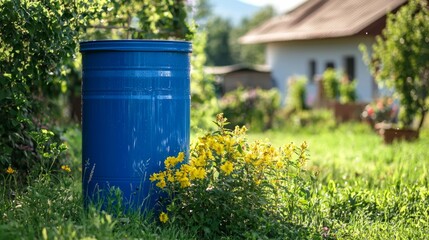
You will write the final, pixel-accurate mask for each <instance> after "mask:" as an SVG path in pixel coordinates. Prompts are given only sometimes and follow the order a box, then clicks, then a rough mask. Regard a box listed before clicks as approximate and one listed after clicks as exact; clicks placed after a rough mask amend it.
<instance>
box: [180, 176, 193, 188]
mask: <svg viewBox="0 0 429 240" xmlns="http://www.w3.org/2000/svg"><path fill="white" fill-rule="evenodd" d="M179 182H180V187H181V188H185V187H189V186H191V182H190V181H189V178H187V177H182V178H180V179H179Z"/></svg>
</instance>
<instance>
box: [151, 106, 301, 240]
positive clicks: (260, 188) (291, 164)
mask: <svg viewBox="0 0 429 240" xmlns="http://www.w3.org/2000/svg"><path fill="white" fill-rule="evenodd" d="M226 121H227V119H226V118H224V117H223V115H222V114H219V115H218V116H217V121H216V124H217V126H218V130H217V131H214V132H212V133H208V134H206V135H204V136H202V137H200V138H199V139H198V141H196V142H195V143H194V144H193V145H192V148H191V151H190V156H189V159H190V161H189V163H182V162H183V161H184V157H185V156H184V154H183V153H180V154H179V155H178V156H177V157H169V158H167V159H166V160H165V162H164V163H165V170H164V171H161V172H159V173H154V174H152V175H151V177H150V180H151V181H153V182H156V186H158V187H159V188H161V189H162V190H163V191H165V192H166V193H168V195H169V196H170V198H171V202H170V203H169V204H168V206H167V212H162V213H161V214H160V216H159V220H160V221H161V222H163V223H172V224H177V225H178V226H184V227H187V228H188V229H193V230H194V231H196V232H198V234H199V236H200V237H203V238H206V239H215V238H219V237H220V236H233V237H234V238H251V237H252V238H257V239H259V238H266V237H268V238H281V237H282V236H283V234H286V232H287V231H286V230H285V228H286V226H288V223H289V222H288V219H290V217H291V216H293V215H294V213H295V211H296V209H299V208H300V206H302V205H301V204H303V203H304V202H306V200H305V198H306V196H307V195H306V194H304V195H303V194H302V193H303V192H305V189H306V187H308V185H309V184H308V183H309V181H308V179H307V177H308V176H309V174H308V173H306V172H305V171H304V170H303V166H304V164H305V162H306V161H307V158H308V156H307V144H306V143H305V142H304V143H303V144H302V145H301V146H300V147H298V146H296V145H294V144H293V143H291V144H286V145H285V146H284V147H281V148H276V147H274V146H272V145H271V144H270V143H268V142H262V141H256V142H253V143H249V142H247V141H246V138H245V132H246V128H245V127H241V128H240V127H238V126H236V128H235V130H234V131H232V130H228V129H226V128H225V126H226V124H227V122H226ZM181 163H182V164H181ZM180 164H181V165H180ZM283 237H284V236H283Z"/></svg>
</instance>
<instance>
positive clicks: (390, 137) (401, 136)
mask: <svg viewBox="0 0 429 240" xmlns="http://www.w3.org/2000/svg"><path fill="white" fill-rule="evenodd" d="M379 134H380V136H381V137H382V138H383V141H384V143H386V144H392V143H393V142H394V141H403V140H405V141H408V142H410V141H414V140H417V139H418V138H419V132H418V131H416V130H412V129H395V128H386V129H384V128H382V129H380V130H379Z"/></svg>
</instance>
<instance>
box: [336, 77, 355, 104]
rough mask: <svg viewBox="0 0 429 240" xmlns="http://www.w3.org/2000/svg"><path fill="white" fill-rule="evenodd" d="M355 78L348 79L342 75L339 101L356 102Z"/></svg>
mask: <svg viewBox="0 0 429 240" xmlns="http://www.w3.org/2000/svg"><path fill="white" fill-rule="evenodd" d="M356 84H357V81H356V80H353V81H351V80H349V79H348V78H347V77H343V79H342V80H341V83H340V89H339V92H340V102H341V103H351V102H356V98H357V96H356Z"/></svg>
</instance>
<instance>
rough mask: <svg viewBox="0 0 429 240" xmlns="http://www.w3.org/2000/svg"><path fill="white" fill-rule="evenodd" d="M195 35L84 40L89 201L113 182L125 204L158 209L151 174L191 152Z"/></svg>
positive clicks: (84, 133) (86, 189)
mask: <svg viewBox="0 0 429 240" xmlns="http://www.w3.org/2000/svg"><path fill="white" fill-rule="evenodd" d="M191 48H192V46H191V43H190V42H183V41H158V40H106V41H89V42H82V43H81V44H80V51H81V53H82V77H83V81H82V103H83V104H82V114H83V115H82V165H83V167H82V169H83V177H82V181H83V194H84V199H85V205H87V204H88V202H89V201H95V202H100V201H101V202H104V203H103V206H104V207H106V206H107V205H106V196H107V195H108V194H109V193H108V192H109V191H110V189H111V188H112V187H116V188H119V189H120V190H121V191H122V196H123V197H122V203H121V204H122V205H123V206H125V210H126V209H133V210H153V209H157V206H156V204H157V202H158V201H159V200H160V199H159V198H160V196H162V195H160V194H159V193H158V192H157V191H156V190H157V189H156V187H155V185H154V184H152V183H151V182H150V181H149V176H150V175H151V174H152V173H154V172H158V171H160V170H163V169H164V160H165V159H166V157H168V156H176V155H177V154H178V153H179V152H185V153H186V155H188V152H189V136H190V131H189V127H190V52H191Z"/></svg>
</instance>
